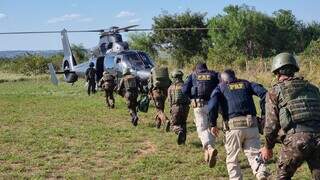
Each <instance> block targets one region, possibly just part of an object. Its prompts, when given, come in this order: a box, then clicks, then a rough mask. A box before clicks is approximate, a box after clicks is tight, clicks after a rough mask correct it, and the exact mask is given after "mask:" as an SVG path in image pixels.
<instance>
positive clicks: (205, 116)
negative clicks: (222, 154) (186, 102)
mask: <svg viewBox="0 0 320 180" xmlns="http://www.w3.org/2000/svg"><path fill="white" fill-rule="evenodd" d="M193 112H194V117H195V119H194V122H195V124H196V126H197V133H198V137H199V138H200V140H201V143H202V146H203V148H204V149H205V148H207V146H208V145H211V146H212V147H213V146H214V141H215V137H214V136H213V135H212V134H211V132H210V123H209V109H208V105H207V104H205V105H204V106H203V107H196V108H193Z"/></svg>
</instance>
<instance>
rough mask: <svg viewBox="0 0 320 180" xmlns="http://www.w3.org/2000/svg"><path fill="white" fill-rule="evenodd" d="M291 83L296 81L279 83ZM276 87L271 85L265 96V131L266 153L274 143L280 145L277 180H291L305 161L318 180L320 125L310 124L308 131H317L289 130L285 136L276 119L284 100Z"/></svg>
mask: <svg viewBox="0 0 320 180" xmlns="http://www.w3.org/2000/svg"><path fill="white" fill-rule="evenodd" d="M294 79H297V78H292V77H291V78H287V79H284V80H283V81H280V82H279V83H283V82H286V81H292V80H294ZM279 83H278V84H279ZM278 84H276V85H274V86H273V87H272V89H271V90H270V91H269V92H268V94H267V98H266V124H265V129H264V133H265V138H266V147H267V148H268V149H273V147H274V146H275V143H276V142H279V141H280V142H281V143H282V147H281V151H280V158H279V162H278V172H277V174H278V176H277V179H290V178H291V177H292V176H293V175H294V173H295V172H296V170H297V168H298V167H299V166H301V164H302V163H303V162H304V161H306V162H307V163H308V166H309V168H310V170H311V172H312V176H313V178H314V179H320V131H319V127H320V125H319V123H315V124H314V123H311V124H310V126H309V127H318V130H315V131H314V132H308V131H305V132H304V131H301V132H298V129H296V130H294V129H290V130H288V131H287V132H285V131H284V129H282V126H281V124H280V118H279V112H280V108H279V106H280V103H281V102H283V100H284V99H283V98H282V97H281V95H280V94H281V93H280V91H281V90H280V88H279V86H278ZM317 120H318V121H319V116H318V117H317ZM294 131H297V132H294Z"/></svg>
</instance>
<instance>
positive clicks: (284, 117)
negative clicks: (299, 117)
mask: <svg viewBox="0 0 320 180" xmlns="http://www.w3.org/2000/svg"><path fill="white" fill-rule="evenodd" d="M279 118H280V126H281V129H283V130H284V131H285V132H287V131H288V130H289V129H290V128H291V124H292V119H291V113H290V111H289V110H288V108H281V109H280V112H279Z"/></svg>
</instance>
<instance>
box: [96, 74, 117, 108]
mask: <svg viewBox="0 0 320 180" xmlns="http://www.w3.org/2000/svg"><path fill="white" fill-rule="evenodd" d="M115 85H116V83H115V77H114V76H113V75H111V74H108V73H107V72H104V73H103V77H102V78H101V79H100V81H99V86H100V87H101V88H102V89H103V90H104V92H105V97H106V104H107V106H108V107H109V108H114V102H115V100H114V97H113V91H114V88H115Z"/></svg>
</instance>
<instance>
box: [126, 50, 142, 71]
mask: <svg viewBox="0 0 320 180" xmlns="http://www.w3.org/2000/svg"><path fill="white" fill-rule="evenodd" d="M124 57H125V59H126V60H127V61H128V62H129V63H130V64H131V66H132V68H133V69H135V70H142V69H145V65H144V63H143V61H142V59H141V58H140V56H139V55H138V54H137V53H130V54H125V55H124Z"/></svg>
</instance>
